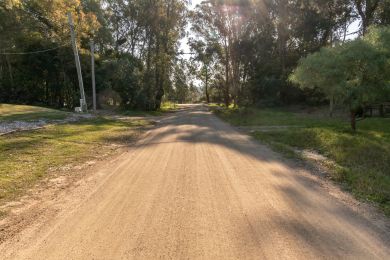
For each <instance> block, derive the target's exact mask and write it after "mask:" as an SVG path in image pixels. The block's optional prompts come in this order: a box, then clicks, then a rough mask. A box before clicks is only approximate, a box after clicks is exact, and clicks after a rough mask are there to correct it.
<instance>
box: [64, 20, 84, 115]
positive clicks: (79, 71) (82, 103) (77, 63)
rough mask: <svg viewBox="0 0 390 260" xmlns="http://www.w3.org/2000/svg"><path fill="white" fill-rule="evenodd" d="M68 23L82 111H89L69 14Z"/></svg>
mask: <svg viewBox="0 0 390 260" xmlns="http://www.w3.org/2000/svg"><path fill="white" fill-rule="evenodd" d="M68 22H69V26H70V36H71V39H72V47H73V53H74V59H75V62H76V69H77V77H78V79H79V87H80V96H81V98H80V108H81V110H82V111H85V112H86V111H87V101H86V100H85V92H84V84H83V76H82V74H81V65H80V58H79V52H78V50H77V45H76V36H75V33H74V25H73V19H72V14H71V13H70V12H68Z"/></svg>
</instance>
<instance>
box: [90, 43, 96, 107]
mask: <svg viewBox="0 0 390 260" xmlns="http://www.w3.org/2000/svg"><path fill="white" fill-rule="evenodd" d="M89 44H90V45H91V71H92V102H93V112H94V113H96V86H95V44H94V42H93V40H91V41H90V43H89Z"/></svg>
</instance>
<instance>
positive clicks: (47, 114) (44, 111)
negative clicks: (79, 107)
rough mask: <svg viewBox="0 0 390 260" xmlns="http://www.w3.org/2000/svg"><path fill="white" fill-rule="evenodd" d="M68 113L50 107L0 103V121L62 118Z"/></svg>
mask: <svg viewBox="0 0 390 260" xmlns="http://www.w3.org/2000/svg"><path fill="white" fill-rule="evenodd" d="M68 115H70V113H68V112H65V111H60V110H55V109H50V108H44V107H38V106H27V105H13V104H0V121H16V120H23V121H34V120H39V119H51V120H54V119H64V118H66V117H67V116H68Z"/></svg>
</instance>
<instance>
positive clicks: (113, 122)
mask: <svg viewBox="0 0 390 260" xmlns="http://www.w3.org/2000/svg"><path fill="white" fill-rule="evenodd" d="M17 108H20V107H17ZM20 110H23V109H20ZM39 110H40V109H39V108H34V109H31V108H29V109H26V111H28V112H27V114H23V113H22V112H20V114H18V116H14V118H30V117H29V116H30V115H31V113H30V111H35V112H34V117H35V118H43V119H44V118H46V119H47V116H49V117H51V116H52V115H54V114H56V113H58V115H62V113H63V112H61V111H55V110H46V109H44V108H42V110H41V112H42V113H38V112H37V111H39ZM10 113H11V112H10ZM47 113H49V114H47ZM3 116H4V115H3V114H2V117H3ZM147 124H148V122H147V121H145V120H130V119H129V120H126V119H121V120H117V119H111V118H104V117H96V118H91V119H80V121H77V122H71V123H66V124H57V125H48V126H46V127H45V128H42V129H39V130H33V131H22V132H14V133H11V134H7V135H3V136H0V200H4V199H10V198H14V197H15V196H17V195H18V194H20V193H21V192H22V191H23V190H26V189H27V188H29V187H31V186H32V185H33V184H34V183H36V182H37V181H38V180H40V179H42V178H44V177H46V176H48V175H49V174H50V173H52V172H56V170H58V169H61V168H62V167H65V166H66V167H69V171H74V174H77V170H72V167H74V166H77V165H78V164H82V163H85V162H86V161H89V160H94V159H96V158H99V157H102V156H105V155H108V154H110V153H112V152H114V151H115V150H117V149H118V147H119V146H123V145H127V144H129V143H131V142H132V141H134V140H135V138H136V137H137V135H138V134H139V133H140V131H141V130H140V127H144V126H146V125H147Z"/></svg>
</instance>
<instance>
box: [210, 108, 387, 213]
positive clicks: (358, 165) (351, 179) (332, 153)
mask: <svg viewBox="0 0 390 260" xmlns="http://www.w3.org/2000/svg"><path fill="white" fill-rule="evenodd" d="M215 112H216V114H218V115H219V116H220V117H221V118H223V119H225V120H226V121H228V122H230V123H231V124H233V125H237V126H264V127H266V126H284V127H283V128H282V127H281V128H280V129H279V130H278V129H277V128H275V129H272V130H271V131H270V130H269V129H268V130H267V131H256V132H255V133H254V134H253V136H254V137H255V138H256V139H258V140H261V141H263V142H266V143H268V144H270V145H271V146H272V147H273V148H274V149H276V150H278V151H280V152H282V153H284V154H287V155H289V156H292V154H293V153H294V148H298V149H310V150H315V151H317V152H319V153H320V154H322V155H325V156H326V157H328V158H330V159H331V160H333V161H334V162H335V163H336V165H334V166H332V167H331V169H330V175H331V177H332V179H333V180H335V181H337V182H340V183H341V184H342V185H343V187H345V188H346V189H347V190H349V191H351V192H352V193H353V194H354V195H355V196H357V197H358V198H360V199H363V200H368V201H372V202H375V203H377V204H378V205H379V206H380V207H381V208H382V209H383V210H384V212H385V213H386V214H387V215H390V119H389V118H368V119H365V120H363V121H359V122H358V124H357V127H358V130H357V132H356V133H354V132H352V131H351V130H350V126H349V123H348V122H347V121H345V120H340V119H330V118H327V117H319V116H318V115H307V114H303V113H291V112H288V111H286V110H282V109H236V110H233V109H229V110H227V109H223V110H220V109H219V110H215Z"/></svg>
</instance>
